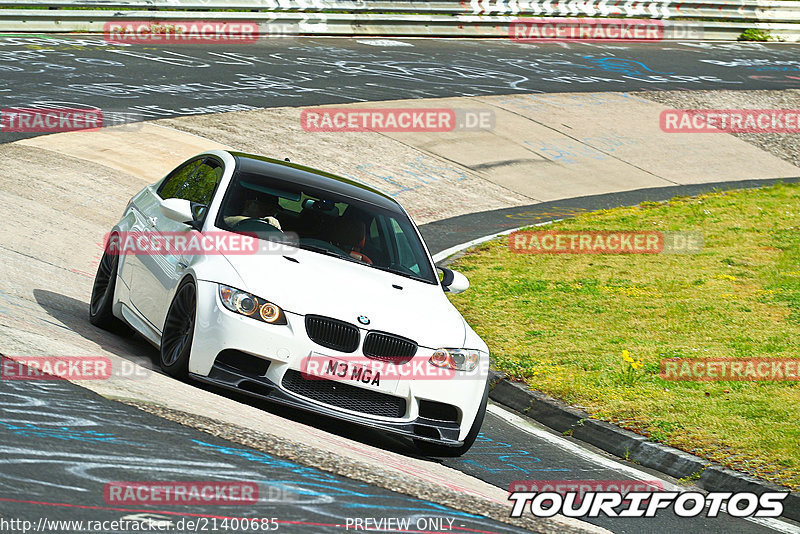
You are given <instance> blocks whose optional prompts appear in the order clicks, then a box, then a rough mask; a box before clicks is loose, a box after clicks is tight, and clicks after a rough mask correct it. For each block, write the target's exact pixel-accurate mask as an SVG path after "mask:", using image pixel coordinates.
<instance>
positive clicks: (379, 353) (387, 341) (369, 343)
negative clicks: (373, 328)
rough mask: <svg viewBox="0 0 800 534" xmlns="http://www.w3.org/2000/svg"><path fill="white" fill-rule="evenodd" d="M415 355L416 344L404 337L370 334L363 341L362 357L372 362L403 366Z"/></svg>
mask: <svg viewBox="0 0 800 534" xmlns="http://www.w3.org/2000/svg"><path fill="white" fill-rule="evenodd" d="M416 353H417V344H416V343H414V342H413V341H411V340H410V339H406V338H404V337H400V336H395V335H393V334H386V333H384V332H370V333H369V334H367V337H366V339H364V356H366V357H368V358H372V359H373V360H381V361H384V362H392V363H394V364H398V365H399V364H403V363H406V362H407V361H409V360H411V358H413V357H414V355H415V354H416Z"/></svg>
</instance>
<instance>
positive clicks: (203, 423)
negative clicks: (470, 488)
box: [120, 400, 592, 534]
mask: <svg viewBox="0 0 800 534" xmlns="http://www.w3.org/2000/svg"><path fill="white" fill-rule="evenodd" d="M120 401H121V402H124V403H125V404H128V405H130V406H133V407H135V408H138V409H140V410H143V411H145V412H148V413H151V414H153V415H157V416H158V417H162V418H164V419H167V420H170V421H174V422H176V423H180V424H182V425H184V426H188V427H191V428H195V429H197V430H200V431H202V432H205V433H207V434H211V435H213V436H216V437H218V438H221V439H225V440H228V441H231V442H234V443H238V444H240V445H244V446H246V447H250V448H252V449H255V450H258V451H261V452H265V453H268V454H275V455H277V456H280V457H281V458H285V459H287V460H292V461H294V462H297V463H299V464H302V465H306V466H309V467H315V468H317V469H321V470H322V471H327V472H329V473H333V474H336V475H340V476H344V477H347V478H351V479H355V480H360V481H363V482H366V483H368V484H372V485H374V486H378V487H381V488H384V489H387V490H390V491H395V492H398V493H403V494H405V495H410V496H412V497H416V498H418V499H424V500H427V501H432V502H435V503H437V504H441V505H444V506H449V507H450V508H454V509H456V510H460V511H463V512H468V513H471V514H479V515H482V516H485V517H488V518H491V519H494V520H495V521H498V522H501V523H506V524H509V525H513V526H516V527H520V528H524V529H526V530H529V531H531V532H538V533H542V534H549V533H554V534H555V533H567V534H569V533H583V532H588V531H587V530H584V529H582V528H578V527H572V525H569V524H566V523H562V522H561V521H559V520H558V518H553V519H548V520H543V519H536V518H534V517H533V516H531V515H530V514H527V517H526V514H523V517H521V518H519V519H514V518H510V517H509V511H510V509H511V505H510V502H509V505H508V506H506V505H500V504H494V503H492V502H490V501H487V500H485V499H481V498H478V497H474V496H472V495H466V494H464V493H460V492H458V491H454V490H451V489H448V488H445V487H442V486H437V485H434V484H431V483H429V482H425V481H422V480H420V479H417V478H413V477H406V476H398V474H397V473H395V472H390V471H384V470H380V469H376V468H375V466H374V465H371V464H368V463H365V462H355V461H352V460H349V459H347V460H346V459H344V458H341V457H339V456H336V455H334V454H331V453H328V452H325V451H322V450H320V449H316V448H314V447H311V446H308V445H306V444H304V443H297V442H293V441H289V440H284V439H280V438H276V437H274V436H269V435H267V434H261V433H259V432H255V431H253V430H249V429H246V428H242V427H239V426H235V425H228V424H224V423H220V422H219V421H215V420H213V419H209V418H206V417H202V416H198V415H194V414H188V413H186V412H181V411H179V410H173V409H171V408H167V407H165V406H160V405H156V404H149V403H142V402H135V401H130V400H120ZM564 521H565V522H572V520H569V519H564ZM586 526H587V527H589V528H592V526H591V525H588V524H587V525H586Z"/></svg>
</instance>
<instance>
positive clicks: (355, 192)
mask: <svg viewBox="0 0 800 534" xmlns="http://www.w3.org/2000/svg"><path fill="white" fill-rule="evenodd" d="M230 154H231V155H232V156H233V157H234V158H236V168H237V169H240V170H241V171H242V172H247V173H252V174H262V175H264V176H269V177H271V178H276V179H279V180H285V181H287V182H292V183H295V184H298V185H301V186H308V187H313V188H316V189H321V190H323V191H328V192H331V193H335V194H339V195H343V196H346V197H349V198H355V199H358V200H361V201H364V202H369V203H370V204H373V205H375V206H379V207H381V208H384V209H388V210H391V211H395V212H398V213H402V209H401V208H400V205H399V204H398V203H397V201H396V200H394V199H393V198H392V197H390V196H388V195H386V194H384V193H381V192H380V191H378V190H377V189H373V188H371V187H369V186H366V185H364V184H361V183H358V182H355V181H353V180H348V179H347V178H343V177H341V176H337V175H335V174H331V173H329V172H325V171H321V170H318V169H314V168H311V167H306V166H304V165H299V164H297V163H291V162H288V161H281V160H277V159H273V158H268V157H265V156H257V155H255V154H246V153H244V152H230Z"/></svg>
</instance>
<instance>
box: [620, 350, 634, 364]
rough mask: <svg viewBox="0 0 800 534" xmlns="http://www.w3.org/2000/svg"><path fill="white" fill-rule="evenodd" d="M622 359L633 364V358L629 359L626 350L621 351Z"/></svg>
mask: <svg viewBox="0 0 800 534" xmlns="http://www.w3.org/2000/svg"><path fill="white" fill-rule="evenodd" d="M622 359H623V360H625V361H626V362H628V363H633V358H631V357H630V354H629V353H628V351H627V350H623V351H622Z"/></svg>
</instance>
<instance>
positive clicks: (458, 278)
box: [439, 267, 469, 295]
mask: <svg viewBox="0 0 800 534" xmlns="http://www.w3.org/2000/svg"><path fill="white" fill-rule="evenodd" d="M439 270H441V271H442V274H443V275H444V276H442V289H444V290H445V291H447V292H448V293H453V294H454V295H455V294H456V293H463V292H464V291H466V290H467V289H469V280H468V279H467V277H466V276H464V275H463V274H461V273H460V272H458V271H454V270H452V269H448V268H447V267H439Z"/></svg>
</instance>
